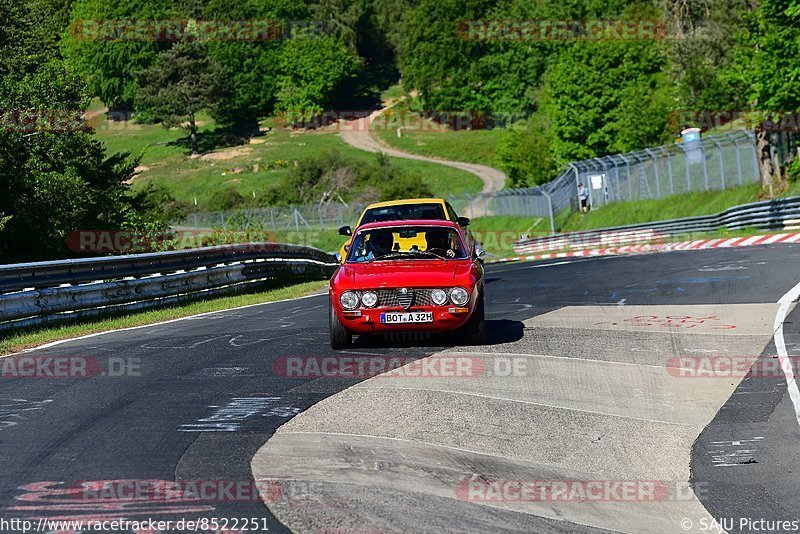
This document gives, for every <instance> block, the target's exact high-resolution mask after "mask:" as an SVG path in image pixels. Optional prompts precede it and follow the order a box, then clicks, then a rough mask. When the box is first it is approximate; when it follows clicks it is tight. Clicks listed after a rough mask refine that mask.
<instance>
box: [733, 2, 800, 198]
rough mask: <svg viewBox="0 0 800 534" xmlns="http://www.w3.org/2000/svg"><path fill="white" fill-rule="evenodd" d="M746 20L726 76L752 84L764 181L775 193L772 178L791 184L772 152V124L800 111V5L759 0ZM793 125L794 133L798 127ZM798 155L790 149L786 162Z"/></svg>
mask: <svg viewBox="0 0 800 534" xmlns="http://www.w3.org/2000/svg"><path fill="white" fill-rule="evenodd" d="M748 22H749V24H748V26H747V28H746V31H745V32H743V33H742V34H741V48H740V49H739V50H738V52H737V55H736V64H735V65H734V66H733V67H732V68H731V69H730V71H729V73H728V76H729V79H731V80H733V82H734V83H737V84H740V85H742V86H744V87H748V88H749V91H748V93H747V94H748V97H749V100H750V105H751V108H752V110H753V111H754V112H755V113H754V114H755V116H756V117H757V118H758V119H757V120H755V121H754V122H755V133H756V151H757V153H758V158H759V166H760V169H761V182H762V186H763V187H764V188H765V189H769V191H770V193H772V192H773V182H777V186H778V189H779V190H780V189H783V188H785V187H786V186H787V180H786V173H785V172H782V168H781V167H782V162H780V161H778V160H777V158H773V156H772V153H773V152H774V148H775V147H772V142H773V139H772V135H771V134H772V133H773V131H772V130H774V127H773V126H771V125H773V124H780V122H781V120H782V119H783V118H784V115H785V114H787V113H789V114H791V113H795V114H796V110H797V109H800V83H799V81H800V62H798V60H797V58H798V57H800V3H798V2H797V1H796V0H761V1H760V2H759V3H758V7H757V8H756V9H755V11H753V12H752V13H751V14H750V16H749V17H748ZM794 121H796V115H795V116H794ZM795 124H796V122H795ZM793 129H794V131H795V133H796V132H797V127H796V126H795V127H794V128H793ZM778 130H779V131H778V132H777V135H776V137H777V138H778V139H779V142H781V143H782V142H783V140H784V136H783V134H784V133H785V132H784V131H781V129H780V128H779V129H778ZM794 157H796V156H795V155H794V154H791V153H790V154H789V157H788V158H787V160H786V162H785V163H787V164H791V161H792V159H793V158H794Z"/></svg>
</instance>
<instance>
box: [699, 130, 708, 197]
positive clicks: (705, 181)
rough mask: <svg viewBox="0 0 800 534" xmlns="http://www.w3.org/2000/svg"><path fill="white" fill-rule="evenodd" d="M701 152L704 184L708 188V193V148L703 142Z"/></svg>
mask: <svg viewBox="0 0 800 534" xmlns="http://www.w3.org/2000/svg"><path fill="white" fill-rule="evenodd" d="M700 151H701V155H702V157H703V183H704V184H705V186H706V191H708V166H707V165H706V147H705V145H704V144H703V142H702V141H700Z"/></svg>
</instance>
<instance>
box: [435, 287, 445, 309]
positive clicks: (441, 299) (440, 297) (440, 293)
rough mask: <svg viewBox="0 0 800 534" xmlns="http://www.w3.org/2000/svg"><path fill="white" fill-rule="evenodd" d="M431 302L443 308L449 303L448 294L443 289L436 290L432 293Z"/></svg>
mask: <svg viewBox="0 0 800 534" xmlns="http://www.w3.org/2000/svg"><path fill="white" fill-rule="evenodd" d="M431 300H432V301H433V303H434V304H436V305H437V306H441V305H442V304H444V303H445V302H447V293H445V292H444V290H443V289H434V290H433V291H431Z"/></svg>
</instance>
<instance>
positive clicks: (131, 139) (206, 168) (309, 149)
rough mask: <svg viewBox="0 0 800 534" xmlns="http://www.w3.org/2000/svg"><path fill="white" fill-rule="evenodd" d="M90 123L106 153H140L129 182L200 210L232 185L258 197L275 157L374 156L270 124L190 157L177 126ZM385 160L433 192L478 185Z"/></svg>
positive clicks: (281, 172) (276, 173) (275, 175)
mask: <svg viewBox="0 0 800 534" xmlns="http://www.w3.org/2000/svg"><path fill="white" fill-rule="evenodd" d="M100 119H102V117H100ZM201 121H202V122H203V123H204V124H203V126H202V127H201V130H200V133H201V137H202V135H203V134H204V133H206V134H208V133H210V132H213V131H214V129H215V126H214V124H213V122H212V121H211V120H210V119H209V118H208V117H202V118H201ZM267 122H269V121H267ZM95 124H96V127H97V138H98V139H99V140H100V141H102V142H103V144H104V145H105V146H106V148H107V149H108V150H109V152H112V153H113V152H130V153H131V154H133V155H134V156H141V169H140V170H141V172H140V174H139V176H138V177H137V178H136V179H135V180H134V182H133V187H134V188H139V187H143V186H144V185H145V184H147V183H153V184H156V185H164V186H165V187H167V188H168V189H169V190H170V191H171V192H172V194H173V195H175V197H176V198H177V199H178V200H182V201H185V202H189V203H191V204H194V203H195V202H196V203H197V205H198V207H199V209H201V210H203V209H206V205H207V203H208V201H209V199H210V197H211V195H212V194H213V193H214V191H217V190H219V189H220V188H224V187H233V188H234V189H236V190H237V191H238V192H239V193H240V194H242V195H244V196H248V197H249V196H255V197H258V196H260V195H261V193H262V192H264V191H265V190H267V189H269V188H272V187H274V186H276V185H277V184H278V183H280V181H281V180H283V178H284V177H285V176H286V174H287V173H288V172H289V170H288V169H286V168H283V169H280V168H279V169H275V168H273V164H274V162H276V161H277V160H283V161H288V162H290V165H292V164H294V162H295V161H301V160H303V159H306V158H308V157H310V156H312V155H316V154H319V153H320V152H322V151H325V150H332V149H336V150H339V151H340V152H341V153H342V155H344V156H346V157H348V158H351V159H353V160H355V161H356V162H361V161H363V162H366V161H372V160H374V159H375V157H376V155H375V154H371V153H368V152H364V151H362V150H358V149H355V148H353V147H351V146H349V145H347V144H346V143H344V141H342V140H341V138H340V137H339V135H338V133H337V132H335V131H329V132H301V131H288V130H282V129H274V130H273V131H272V132H270V133H268V134H267V135H265V136H263V137H260V138H255V139H253V140H251V142H250V143H249V144H247V145H243V146H237V147H231V148H224V149H218V150H215V151H214V152H212V153H209V154H204V155H203V156H202V157H199V158H192V157H190V156H189V155H188V150H187V148H186V146H185V143H181V144H175V141H177V140H178V139H182V138H185V133H184V132H183V131H181V130H175V129H171V130H168V129H166V128H164V127H162V126H160V125H148V124H134V123H132V122H130V121H126V122H116V123H115V122H112V121H105V120H99V122H96V123H95ZM390 160H391V162H392V164H393V165H396V166H397V167H399V168H401V169H403V170H405V171H406V172H409V173H414V174H417V175H419V176H420V177H421V178H422V180H423V181H424V182H425V183H426V184H427V185H428V186H429V187H430V188H431V190H432V191H433V192H434V194H436V195H439V196H446V195H451V194H462V193H475V192H477V191H479V190H480V189H481V185H482V184H481V181H480V179H479V178H478V177H476V176H474V175H473V174H471V173H468V172H465V171H461V170H458V169H453V168H450V167H444V166H442V165H437V164H432V163H426V162H420V161H413V160H406V159H402V158H390ZM256 166H257V167H256Z"/></svg>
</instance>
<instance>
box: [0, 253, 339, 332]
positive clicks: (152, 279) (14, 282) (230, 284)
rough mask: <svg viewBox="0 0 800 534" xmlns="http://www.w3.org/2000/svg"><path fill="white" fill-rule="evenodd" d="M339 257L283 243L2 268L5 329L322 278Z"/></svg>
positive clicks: (0, 322) (1, 322)
mask: <svg viewBox="0 0 800 534" xmlns="http://www.w3.org/2000/svg"><path fill="white" fill-rule="evenodd" d="M336 265H337V261H336V258H334V257H333V256H331V255H330V254H327V253H325V252H323V251H321V250H318V249H315V248H312V247H305V246H300V245H287V244H280V243H246V244H239V245H222V246H217V247H206V248H198V249H189V250H180V251H174V252H157V253H149V254H131V255H127V256H113V257H103V258H82V259H76V260H61V261H47V262H37V263H19V264H11V265H0V330H9V329H13V328H20V327H24V326H31V325H36V324H43V323H48V322H55V321H60V320H64V319H67V318H73V317H85V316H93V315H98V314H101V313H108V312H109V311H110V310H126V311H128V310H135V309H144V308H154V307H159V306H166V305H170V304H174V303H176V302H181V301H186V300H191V299H193V298H198V297H202V296H209V295H216V294H221V293H226V292H231V291H234V290H237V289H239V288H241V287H242V286H244V285H247V284H253V283H259V282H264V281H267V280H271V279H275V278H277V277H283V276H291V275H294V276H299V277H320V278H321V277H324V276H330V274H331V273H332V272H333V270H334V269H335V268H336Z"/></svg>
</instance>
